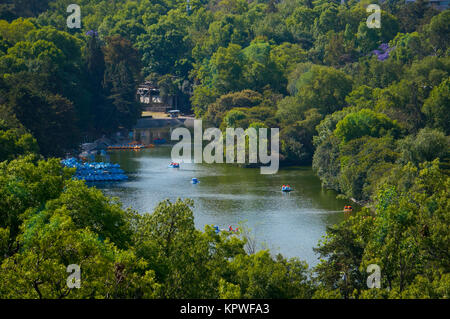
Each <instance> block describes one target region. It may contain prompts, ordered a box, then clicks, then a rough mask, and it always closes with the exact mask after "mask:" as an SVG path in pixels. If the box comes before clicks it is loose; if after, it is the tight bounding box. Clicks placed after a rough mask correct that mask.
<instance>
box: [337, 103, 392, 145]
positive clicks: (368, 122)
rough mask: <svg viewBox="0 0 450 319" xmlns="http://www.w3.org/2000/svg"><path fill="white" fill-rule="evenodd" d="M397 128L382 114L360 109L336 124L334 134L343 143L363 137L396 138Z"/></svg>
mask: <svg viewBox="0 0 450 319" xmlns="http://www.w3.org/2000/svg"><path fill="white" fill-rule="evenodd" d="M399 131H400V128H399V126H398V125H397V123H396V122H395V121H392V120H391V119H390V118H389V117H387V116H386V115H385V114H383V113H376V112H374V111H372V110H369V109H362V110H360V111H358V112H356V113H350V114H348V115H346V116H345V117H344V118H343V119H342V120H340V121H339V122H338V123H337V124H336V130H335V131H334V134H335V135H336V136H337V137H339V138H340V139H341V140H342V141H343V142H348V141H351V140H353V139H356V138H360V137H363V136H372V137H383V136H387V135H389V136H393V137H396V136H398V134H399Z"/></svg>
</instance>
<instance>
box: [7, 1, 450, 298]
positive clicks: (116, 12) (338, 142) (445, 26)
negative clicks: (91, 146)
mask: <svg viewBox="0 0 450 319" xmlns="http://www.w3.org/2000/svg"><path fill="white" fill-rule="evenodd" d="M72 2H74V1H73V0H44V1H39V0H28V1H27V0H6V1H3V2H2V4H0V265H1V267H0V298H449V292H448V291H449V288H450V227H449V225H450V191H449V188H450V177H449V173H450V137H449V133H450V75H449V74H450V57H449V53H450V47H449V41H450V38H449V36H448V34H450V30H449V29H450V11H449V10H448V9H447V10H437V9H435V8H433V7H432V6H430V5H429V3H428V1H425V0H417V1H415V2H409V3H405V1H404V0H386V1H383V2H382V3H380V4H379V5H380V7H381V9H382V11H381V27H380V28H369V27H368V26H367V24H366V20H367V18H368V16H369V15H370V13H368V12H367V11H366V7H367V5H368V4H370V3H377V1H375V0H371V1H365V0H363V1H353V0H350V1H345V2H344V3H341V1H340V0H335V1H329V0H328V1H325V0H254V1H251V0H249V1H247V0H192V1H190V2H189V7H187V4H186V2H185V1H184V0H183V1H182V0H134V1H126V0H114V1H111V0H78V1H77V3H78V4H79V5H80V7H81V21H82V26H81V28H80V29H77V28H74V29H69V28H68V26H67V23H66V20H67V17H68V15H69V14H70V13H67V11H66V9H67V7H68V5H69V4H71V3H72ZM145 79H147V80H152V81H154V82H156V83H157V84H158V86H159V87H160V88H161V94H162V95H163V96H164V95H177V96H179V97H180V99H181V100H183V101H185V104H186V105H185V108H186V110H192V113H194V114H195V116H196V117H197V118H201V119H203V120H204V121H205V122H206V123H208V124H209V125H211V126H215V127H220V128H221V129H225V128H226V127H242V128H244V129H247V128H249V127H267V128H272V127H278V128H280V143H281V144H280V149H281V154H280V160H281V163H282V165H286V166H287V165H312V167H313V169H314V171H315V172H316V174H317V175H318V177H319V178H320V180H321V181H322V184H323V187H324V188H326V189H333V190H335V191H336V192H338V193H339V194H340V195H339V196H341V197H344V198H349V199H352V200H354V201H355V202H357V203H359V204H361V205H363V206H364V209H362V211H361V212H358V213H355V214H353V216H350V217H349V218H348V219H346V220H345V221H344V222H342V223H340V224H338V225H335V226H333V227H330V228H329V229H328V230H327V235H326V236H325V237H324V238H323V240H322V241H321V242H319V243H318V244H317V247H316V248H315V250H316V252H317V253H318V255H319V257H320V263H319V264H318V265H317V266H315V267H313V268H310V267H309V266H308V265H307V264H306V263H305V262H304V261H302V260H301V256H300V258H292V259H286V258H284V257H283V256H281V255H277V256H273V255H272V254H271V253H270V251H268V250H262V251H259V252H252V251H250V250H249V249H248V240H247V239H246V238H245V236H243V237H237V236H233V235H229V234H223V233H221V234H216V233H215V232H214V230H213V228H212V227H209V226H207V227H206V228H205V229H204V230H203V231H200V230H197V229H196V228H195V227H194V220H193V219H194V216H193V212H192V207H193V205H194V203H193V202H192V201H190V200H184V201H182V200H178V201H176V202H172V203H171V202H169V201H165V202H162V203H160V205H159V206H158V207H157V208H156V209H155V211H154V212H152V213H145V214H139V213H137V212H135V211H133V210H131V209H125V208H123V207H122V206H121V204H120V202H119V201H118V200H117V199H114V198H107V197H105V196H104V195H103V194H102V192H101V191H100V190H98V189H96V188H91V187H87V186H86V185H84V184H83V183H82V182H79V181H73V180H72V178H71V177H72V174H73V173H74V172H73V170H71V169H67V168H62V167H61V165H60V162H59V159H58V158H59V157H62V156H63V155H64V154H65V153H66V152H70V151H72V150H74V149H76V148H77V146H78V145H79V144H80V142H82V141H85V140H89V139H92V138H96V137H101V136H102V135H104V134H111V133H114V132H116V131H118V130H119V129H131V128H132V127H133V125H134V124H135V123H136V120H137V119H138V118H139V117H140V116H141V106H140V105H139V103H138V102H137V101H136V88H137V85H138V84H139V83H140V82H141V81H143V80H145ZM49 243H51V244H50V245H49ZM73 263H76V264H79V265H80V266H81V268H82V269H83V286H82V288H81V289H69V288H68V287H67V286H66V278H67V273H66V266H67V265H68V264H73ZM370 264H377V265H379V266H380V267H381V269H382V272H381V275H382V276H381V288H380V289H369V288H368V287H367V284H366V279H367V272H366V268H367V266H368V265H370Z"/></svg>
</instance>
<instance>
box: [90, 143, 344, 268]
mask: <svg viewBox="0 0 450 319" xmlns="http://www.w3.org/2000/svg"><path fill="white" fill-rule="evenodd" d="M170 150H171V147H170V146H168V145H166V146H157V147H155V148H153V149H145V150H142V151H137V152H135V151H113V152H110V153H109V156H110V159H111V161H112V162H114V163H119V164H120V165H121V167H122V168H123V169H124V170H125V171H126V172H127V173H128V174H129V177H130V179H129V180H128V181H127V182H122V183H118V184H110V185H104V186H101V187H99V188H101V189H103V191H104V192H105V194H107V195H109V196H116V197H119V198H120V199H121V201H122V203H123V205H124V207H130V206H131V207H132V208H134V209H136V210H138V211H139V212H152V211H153V209H154V208H155V207H156V206H157V204H158V203H159V202H160V201H162V200H164V199H166V198H168V199H170V200H172V201H175V200H176V199H177V198H191V199H193V200H194V203H195V207H194V216H195V224H196V227H198V228H199V229H203V228H204V226H205V225H206V224H214V225H218V226H219V227H220V228H221V229H222V228H228V226H230V225H232V226H233V228H234V227H236V226H237V224H238V223H239V222H242V221H245V222H246V225H247V226H248V227H249V228H250V229H251V231H252V235H253V237H254V238H255V240H256V242H257V243H258V248H268V249H270V250H271V252H272V254H276V253H282V254H283V255H284V256H286V257H299V258H300V259H302V260H306V261H307V262H308V264H309V265H315V264H317V255H316V254H315V253H314V252H313V250H312V248H313V247H315V246H317V243H318V241H319V239H320V238H321V236H323V235H324V234H325V230H326V226H328V225H332V224H336V223H338V222H340V221H342V220H343V219H344V218H345V216H344V213H343V212H342V209H343V207H344V205H348V204H349V203H348V202H346V201H343V200H338V199H336V193H335V192H333V191H329V190H324V189H322V188H321V185H320V180H319V179H318V178H317V177H316V176H315V175H314V173H313V171H312V170H311V168H310V167H289V168H283V169H280V170H279V171H278V173H277V174H274V175H262V174H260V170H259V169H250V168H241V167H238V166H235V165H229V164H228V165H227V164H184V163H182V164H181V167H180V168H179V169H174V168H168V166H167V165H168V164H169V162H170V161H171V159H170ZM193 177H196V178H198V179H199V180H200V183H199V184H196V185H193V184H191V179H192V178H193ZM283 184H289V185H290V186H291V187H292V188H293V191H292V192H291V193H288V194H287V193H282V192H281V191H280V189H281V185H283Z"/></svg>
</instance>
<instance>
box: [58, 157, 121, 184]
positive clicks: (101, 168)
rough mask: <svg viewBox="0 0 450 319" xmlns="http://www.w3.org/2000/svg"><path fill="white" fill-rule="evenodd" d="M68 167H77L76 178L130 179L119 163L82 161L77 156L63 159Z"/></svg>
mask: <svg viewBox="0 0 450 319" xmlns="http://www.w3.org/2000/svg"><path fill="white" fill-rule="evenodd" d="M61 163H62V164H63V165H64V166H66V167H71V168H76V172H75V175H74V176H73V178H74V179H79V180H84V181H86V182H118V181H124V180H126V179H128V176H127V175H125V174H124V171H123V169H121V168H120V165H119V164H112V163H103V162H90V163H82V162H80V161H79V160H77V159H76V158H73V157H72V158H68V159H64V160H62V161H61Z"/></svg>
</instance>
